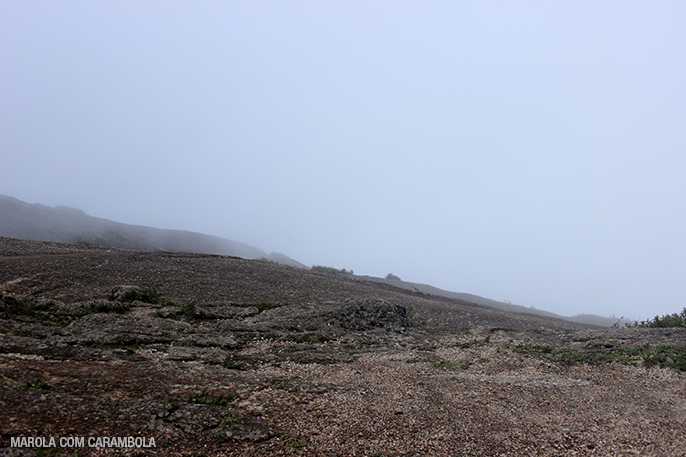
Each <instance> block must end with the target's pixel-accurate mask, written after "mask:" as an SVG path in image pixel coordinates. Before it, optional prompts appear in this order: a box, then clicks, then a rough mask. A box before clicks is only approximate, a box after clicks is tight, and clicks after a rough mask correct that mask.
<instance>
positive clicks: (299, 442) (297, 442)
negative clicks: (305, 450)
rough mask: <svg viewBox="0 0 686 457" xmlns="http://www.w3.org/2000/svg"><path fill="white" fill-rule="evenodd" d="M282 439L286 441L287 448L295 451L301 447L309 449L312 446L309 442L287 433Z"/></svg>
mask: <svg viewBox="0 0 686 457" xmlns="http://www.w3.org/2000/svg"><path fill="white" fill-rule="evenodd" d="M281 438H282V439H283V440H284V443H286V446H288V447H290V448H294V449H295V448H300V447H307V446H309V445H310V443H309V442H308V441H307V440H304V439H299V438H296V437H295V436H292V435H289V434H287V433H286V434H283V435H281Z"/></svg>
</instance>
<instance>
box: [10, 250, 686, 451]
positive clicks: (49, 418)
mask: <svg viewBox="0 0 686 457" xmlns="http://www.w3.org/2000/svg"><path fill="white" fill-rule="evenodd" d="M0 405H1V406H2V416H3V420H2V421H0V455H7V456H9V455H11V456H34V455H81V456H102V455H129V456H143V455H159V456H195V457H197V456H270V455H283V456H351V455H360V456H362V455H385V456H402V455H432V456H456V455H457V456H459V455H538V456H559V455H581V456H595V455H670V456H671V455H684V449H683V443H684V441H686V431H685V430H686V427H684V425H685V424H686V332H685V331H684V329H602V328H599V327H593V326H588V325H583V324H578V323H572V322H569V321H564V320H560V319H554V318H550V317H546V316H537V315H532V314H524V313H510V312H506V311H502V310H498V309H494V308H490V307H487V306H483V305H479V304H476V303H471V302H468V301H465V300H460V299H455V298H449V297H442V296H437V295H431V294H427V293H424V292H420V291H416V290H410V289H405V288H399V287H395V286H393V285H390V284H383V283H378V282H375V281H369V280H364V279H360V278H355V277H351V276H342V275H336V274H326V273H319V272H316V271H310V270H302V269H298V268H293V267H289V266H284V265H279V264H275V263H271V262H263V261H256V260H246V259H241V258H236V257H226V256H217V255H209V254H188V253H170V252H135V251H122V250H112V249H110V250H108V249H102V248H98V247H95V246H86V245H74V244H62V243H51V242H38V241H26V240H19V239H14V238H1V237H0ZM30 437H44V438H46V439H49V438H50V437H53V438H55V439H56V440H57V441H56V442H55V445H50V446H49V447H48V448H47V449H44V448H41V449H35V448H27V447H26V446H25V445H22V444H21V443H22V441H21V440H22V439H24V441H23V442H24V443H28V438H30ZM64 437H85V438H84V439H88V441H84V445H83V446H81V447H74V444H73V443H72V444H71V445H70V444H69V442H68V441H66V442H65V443H64V444H62V443H61V442H60V441H59V438H64ZM105 437H107V438H109V437H133V438H134V439H138V440H139V441H140V442H145V443H147V445H148V446H149V447H146V448H143V447H133V448H127V447H120V444H117V443H119V442H118V441H117V442H115V445H112V444H111V442H110V441H107V442H105V441H103V439H104V438H105ZM98 438H99V439H100V441H97V439H98ZM48 443H49V441H48ZM150 443H154V445H151V444H150ZM22 446H24V447H22Z"/></svg>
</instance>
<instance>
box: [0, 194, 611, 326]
mask: <svg viewBox="0 0 686 457" xmlns="http://www.w3.org/2000/svg"><path fill="white" fill-rule="evenodd" d="M0 236H5V237H12V238H22V239H29V240H37V241H57V242H63V243H79V244H89V245H94V246H99V247H104V248H113V249H127V250H134V251H169V252H194V253H201V254H219V255H229V256H235V257H242V258H245V259H262V260H268V261H272V262H276V263H280V264H284V265H290V266H294V267H298V268H305V269H309V267H308V266H307V265H305V264H302V263H300V262H298V261H296V260H294V259H292V258H290V257H288V256H287V255H285V254H281V253H278V252H272V253H271V254H267V253H266V252H264V251H263V250H262V249H260V248H258V247H255V246H251V245H249V244H245V243H241V242H238V241H232V240H227V239H224V238H221V237H217V236H212V235H205V234H202V233H197V232H191V231H184V230H171V229H159V228H153V227H146V226H142V225H131V224H124V223H120V222H114V221H111V220H108V219H103V218H98V217H93V216H89V215H87V214H85V213H84V212H83V211H82V210H80V209H76V208H69V207H66V206H57V207H50V206H45V205H41V204H38V203H36V204H30V203H27V202H24V201H22V200H19V199H16V198H14V197H10V196H6V195H0ZM360 277H361V278H365V279H369V280H372V281H376V282H383V283H386V284H390V285H393V286H397V287H402V288H405V289H411V290H414V291H417V292H422V293H425V294H431V295H437V296H442V297H448V298H457V299H460V300H465V301H468V302H472V303H478V304H480V305H486V306H490V307H493V308H497V309H501V310H504V311H512V312H517V313H529V314H535V315H539V316H546V317H553V318H558V319H565V320H567V321H572V322H579V323H585V324H592V325H600V326H604V327H610V326H612V325H613V324H615V323H616V322H617V319H616V318H608V317H601V316H595V315H591V314H584V315H578V316H571V317H568V316H561V315H558V314H555V313H551V312H548V311H544V310H540V309H536V308H530V307H525V306H521V305H516V304H512V303H507V302H501V301H497V300H492V299H489V298H484V297H481V296H478V295H473V294H469V293H464V292H452V291H447V290H443V289H439V288H438V287H434V286H431V285H428V284H421V283H414V282H408V281H402V280H400V279H387V278H378V277H373V276H360Z"/></svg>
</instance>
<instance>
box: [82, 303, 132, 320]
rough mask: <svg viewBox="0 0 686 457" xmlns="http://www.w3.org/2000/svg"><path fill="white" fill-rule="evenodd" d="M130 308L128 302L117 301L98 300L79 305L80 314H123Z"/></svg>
mask: <svg viewBox="0 0 686 457" xmlns="http://www.w3.org/2000/svg"><path fill="white" fill-rule="evenodd" d="M130 308H131V305H130V302H117V301H107V300H98V301H95V302H92V303H88V304H85V305H81V313H80V315H81V316H85V315H87V314H94V313H117V314H124V313H126V312H127V311H128V310H129V309H130Z"/></svg>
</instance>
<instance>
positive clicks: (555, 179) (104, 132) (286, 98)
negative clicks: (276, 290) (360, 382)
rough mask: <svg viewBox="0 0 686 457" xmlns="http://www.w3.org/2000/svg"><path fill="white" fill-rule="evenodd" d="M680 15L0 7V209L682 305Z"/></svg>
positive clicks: (582, 300)
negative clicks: (7, 199) (3, 199)
mask: <svg viewBox="0 0 686 457" xmlns="http://www.w3.org/2000/svg"><path fill="white" fill-rule="evenodd" d="M684 24H686V2H683V1H674V2H669V1H659V2H655V1H645V2H632V1H624V0H622V1H604V2H595V1H587V2H584V1H575V2H549V1H543V2H535V1H531V0H526V1H509V2H487V1H486V2H485V1H473V2H468V1H435V2H431V1H412V2H409V1H398V0H393V1H368V0H365V1H340V2H333V1H326V2H324V1H305V2H303V1H301V2H298V1H287V2H282V1H273V2H261V1H245V2H229V1H205V2H201V1H186V2H179V1H138V0H136V1H123V0H117V1H109V2H93V1H90V0H88V1H80V2H79V1H71V0H60V1H59V2H55V1H31V2H26V1H7V0H0V160H1V162H0V164H1V165H0V193H3V194H7V195H11V196H13V197H16V198H19V199H22V200H25V201H28V202H31V203H35V202H37V203H42V204H47V205H66V206H73V207H77V208H80V209H83V210H84V211H86V212H87V213H89V214H91V215H94V216H99V217H105V218H108V219H113V220H117V221H120V222H126V223H133V224H142V225H150V226H154V227H161V228H177V229H186V230H194V231H199V232H204V233H209V234H213V235H219V236H223V237H226V238H229V239H233V240H237V241H243V242H246V243H249V244H253V245H255V246H258V247H261V248H262V249H264V250H266V251H268V252H270V251H278V252H283V253H285V254H287V255H289V256H291V257H293V258H295V259H297V260H299V261H301V262H303V263H307V264H310V265H311V264H321V265H329V266H333V267H337V268H347V269H353V270H355V273H359V274H370V275H375V276H384V275H385V274H386V273H388V272H393V273H395V274H396V275H398V276H400V277H401V278H403V279H405V280H408V281H416V282H426V283H429V284H432V285H435V286H438V287H442V288H445V289H449V290H454V291H459V292H469V293H474V294H478V295H482V296H485V297H488V298H493V299H498V300H509V301H511V302H513V303H517V304H520V305H526V306H535V307H536V308H541V309H547V310H550V311H554V312H558V313H562V314H566V315H570V314H576V313H583V312H588V313H595V314H600V315H611V314H615V315H617V316H622V315H624V316H628V317H633V318H640V319H644V318H648V317H651V316H653V315H655V314H664V313H667V312H669V313H672V312H677V311H680V310H681V309H682V308H683V307H684V306H686V238H685V236H684V234H686V211H685V208H686V180H685V179H684V175H685V174H686V148H685V146H686V33H684Z"/></svg>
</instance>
